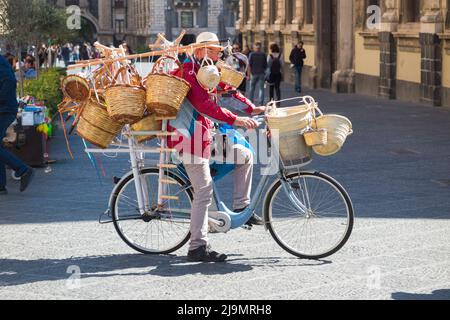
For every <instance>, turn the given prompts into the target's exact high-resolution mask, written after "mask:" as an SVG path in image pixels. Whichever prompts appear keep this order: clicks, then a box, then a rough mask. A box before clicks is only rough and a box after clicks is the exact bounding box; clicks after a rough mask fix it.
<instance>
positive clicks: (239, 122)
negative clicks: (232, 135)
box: [234, 117, 259, 129]
mask: <svg viewBox="0 0 450 320" xmlns="http://www.w3.org/2000/svg"><path fill="white" fill-rule="evenodd" d="M234 126H235V127H242V128H246V129H256V128H257V127H258V126H259V123H258V122H256V121H255V120H253V119H252V118H247V117H238V118H236V120H235V121H234Z"/></svg>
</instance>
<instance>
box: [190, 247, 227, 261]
mask: <svg viewBox="0 0 450 320" xmlns="http://www.w3.org/2000/svg"><path fill="white" fill-rule="evenodd" d="M187 259H188V261H190V262H224V261H225V260H226V259H227V255H225V254H223V253H218V252H216V251H213V250H211V247H209V246H201V247H199V248H197V249H194V250H190V251H189V252H188V256H187Z"/></svg>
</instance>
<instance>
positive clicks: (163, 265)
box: [0, 254, 331, 287]
mask: <svg viewBox="0 0 450 320" xmlns="http://www.w3.org/2000/svg"><path fill="white" fill-rule="evenodd" d="M284 262H289V264H284ZM329 263H331V262H330V261H326V260H320V261H312V260H311V261H305V260H299V259H296V258H280V257H265V258H252V259H248V258H245V259H244V258H240V255H231V256H230V257H229V260H228V261H227V262H226V263H216V264H214V263H191V262H187V260H186V257H180V256H175V255H164V256H163V255H158V256H149V255H140V254H119V255H107V256H86V257H75V258H68V259H39V260H17V259H0V265H1V266H2V268H1V271H0V287H10V286H17V285H22V284H29V283H35V282H41V281H57V280H66V279H68V278H69V277H70V276H71V275H72V272H73V270H80V276H81V278H109V277H114V276H134V277H135V276H150V275H152V276H159V277H182V276H185V275H193V274H202V275H224V274H233V273H239V272H249V271H252V270H253V268H255V267H267V266H268V265H276V267H277V268H278V267H282V266H283V265H285V266H292V265H295V266H298V267H301V266H305V267H314V266H320V265H323V264H329ZM74 267H75V268H74ZM136 269H142V270H141V271H136Z"/></svg>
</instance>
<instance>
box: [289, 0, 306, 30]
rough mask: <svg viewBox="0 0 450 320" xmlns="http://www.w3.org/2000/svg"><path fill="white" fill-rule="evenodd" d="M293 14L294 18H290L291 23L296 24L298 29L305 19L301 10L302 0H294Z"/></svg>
mask: <svg viewBox="0 0 450 320" xmlns="http://www.w3.org/2000/svg"><path fill="white" fill-rule="evenodd" d="M293 16H294V20H292V24H294V25H296V26H297V27H298V29H301V27H302V25H303V21H304V19H305V14H304V12H303V0H295V13H294V15H293Z"/></svg>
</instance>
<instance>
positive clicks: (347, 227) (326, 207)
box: [264, 172, 354, 259]
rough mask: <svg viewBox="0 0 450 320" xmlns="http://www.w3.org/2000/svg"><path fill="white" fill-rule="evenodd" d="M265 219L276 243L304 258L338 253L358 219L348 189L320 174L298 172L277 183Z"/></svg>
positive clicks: (265, 206) (270, 194)
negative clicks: (354, 215)
mask: <svg viewBox="0 0 450 320" xmlns="http://www.w3.org/2000/svg"><path fill="white" fill-rule="evenodd" d="M283 184H284V185H283ZM264 217H265V221H266V223H267V225H268V229H269V231H270V233H271V235H272V237H273V238H274V239H275V241H276V242H277V243H278V244H279V245H280V246H281V247H282V248H283V249H284V250H286V251H287V252H289V253H291V254H293V255H295V256H297V257H299V258H304V259H321V258H325V257H327V256H330V255H332V254H334V253H336V252H337V251H338V250H339V249H341V248H342V247H343V246H344V244H345V243H346V242H347V240H348V239H349V237H350V234H351V232H352V228H353V219H354V218H353V205H352V202H351V200H350V197H349V196H348V194H347V192H346V191H345V189H344V188H343V187H342V186H341V185H340V184H339V183H338V182H337V181H335V180H334V179H333V178H331V177H329V176H327V175H325V174H323V173H318V172H316V173H312V172H296V173H292V174H289V175H288V176H286V182H282V181H281V180H279V181H278V182H276V183H275V184H274V185H273V187H272V188H271V189H270V190H269V192H268V194H267V197H266V200H265V202H264Z"/></svg>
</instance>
